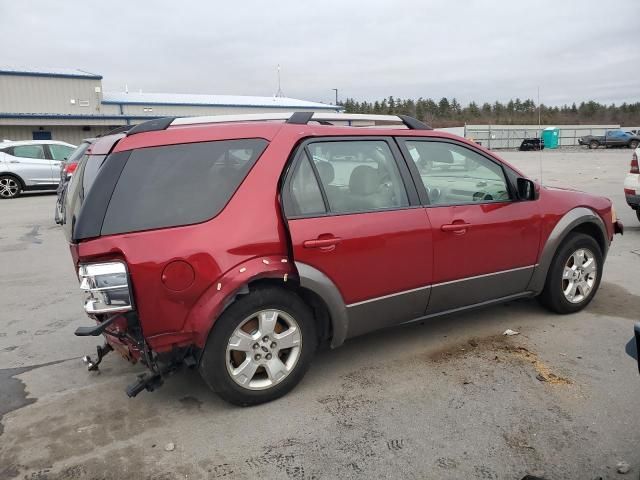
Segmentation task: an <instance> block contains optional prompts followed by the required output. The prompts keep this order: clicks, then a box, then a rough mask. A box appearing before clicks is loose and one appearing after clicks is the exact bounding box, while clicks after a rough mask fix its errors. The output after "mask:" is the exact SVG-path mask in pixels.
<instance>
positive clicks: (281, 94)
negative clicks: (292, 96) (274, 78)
mask: <svg viewBox="0 0 640 480" xmlns="http://www.w3.org/2000/svg"><path fill="white" fill-rule="evenodd" d="M276 97H284V93H282V88H281V87H280V64H278V93H276Z"/></svg>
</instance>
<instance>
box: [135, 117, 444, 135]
mask: <svg viewBox="0 0 640 480" xmlns="http://www.w3.org/2000/svg"><path fill="white" fill-rule="evenodd" d="M269 121H284V122H286V123H288V124H292V125H306V124H307V123H309V122H318V123H319V124H320V125H335V124H334V123H332V122H341V123H338V125H344V126H351V127H391V128H393V127H402V128H408V129H410V130H433V129H432V128H431V127H430V126H429V125H427V124H425V123H422V122H421V121H420V120H417V119H415V118H413V117H410V116H408V115H368V114H362V113H327V112H282V113H280V112H277V113H248V114H243V115H211V116H203V117H183V118H174V117H164V118H157V119H154V120H149V121H147V122H143V123H140V124H138V125H136V126H134V127H133V128H131V129H130V130H129V131H128V132H127V135H134V134H136V133H142V132H152V131H156V130H165V129H166V128H168V127H169V126H176V125H197V124H203V123H240V122H269Z"/></svg>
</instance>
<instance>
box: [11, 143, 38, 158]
mask: <svg viewBox="0 0 640 480" xmlns="http://www.w3.org/2000/svg"><path fill="white" fill-rule="evenodd" d="M13 156H14V157H21V158H42V159H44V149H43V148H42V145H18V146H15V147H13Z"/></svg>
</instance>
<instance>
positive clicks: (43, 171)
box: [0, 140, 76, 199]
mask: <svg viewBox="0 0 640 480" xmlns="http://www.w3.org/2000/svg"><path fill="white" fill-rule="evenodd" d="M75 149H76V146H75V145H71V144H70V143H66V142H58V141H55V140H24V141H17V142H11V141H4V142H2V143H0V198H3V199H4V198H14V197H17V196H18V195H20V193H21V192H22V191H24V190H55V189H56V187H57V186H58V183H59V182H60V163H61V162H63V161H64V160H65V159H66V158H67V157H69V155H71V153H72V152H73V151H74V150H75Z"/></svg>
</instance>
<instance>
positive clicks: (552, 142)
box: [542, 127, 560, 148]
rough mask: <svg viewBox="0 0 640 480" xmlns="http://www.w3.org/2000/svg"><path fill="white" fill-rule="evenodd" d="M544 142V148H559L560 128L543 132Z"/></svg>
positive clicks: (548, 128) (546, 129)
mask: <svg viewBox="0 0 640 480" xmlns="http://www.w3.org/2000/svg"><path fill="white" fill-rule="evenodd" d="M542 141H543V142H544V148H558V146H559V145H560V129H559V128H558V127H547V128H545V129H544V130H543V131H542Z"/></svg>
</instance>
